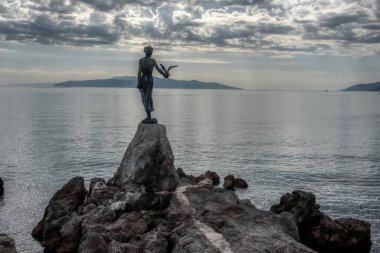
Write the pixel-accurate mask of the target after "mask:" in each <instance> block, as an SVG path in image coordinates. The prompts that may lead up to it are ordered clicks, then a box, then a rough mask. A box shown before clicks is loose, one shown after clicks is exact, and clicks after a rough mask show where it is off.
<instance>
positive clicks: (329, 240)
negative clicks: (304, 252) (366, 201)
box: [271, 191, 372, 253]
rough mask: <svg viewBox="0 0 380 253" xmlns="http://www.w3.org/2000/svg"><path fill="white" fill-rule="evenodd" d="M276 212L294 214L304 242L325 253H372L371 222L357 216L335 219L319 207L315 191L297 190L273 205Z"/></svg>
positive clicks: (272, 208)
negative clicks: (356, 217) (358, 218)
mask: <svg viewBox="0 0 380 253" xmlns="http://www.w3.org/2000/svg"><path fill="white" fill-rule="evenodd" d="M271 211H272V212H274V213H281V214H283V213H288V212H289V213H291V214H292V216H293V219H294V221H295V222H296V224H297V226H298V231H299V237H300V239H301V242H302V243H304V244H305V245H307V246H309V247H310V248H312V249H315V250H316V251H319V252H324V253H368V252H370V249H371V244H372V243H371V233H370V227H371V225H370V224H369V223H367V222H365V221H361V220H356V219H337V220H335V221H334V220H333V219H331V218H330V217H329V216H327V215H326V214H324V213H323V212H321V211H320V210H319V205H317V204H316V199H315V196H314V194H312V193H309V192H304V191H293V192H292V193H287V194H285V195H283V196H282V197H281V200H280V203H279V204H276V205H273V206H272V207H271Z"/></svg>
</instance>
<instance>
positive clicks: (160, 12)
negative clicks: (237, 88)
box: [0, 0, 380, 52]
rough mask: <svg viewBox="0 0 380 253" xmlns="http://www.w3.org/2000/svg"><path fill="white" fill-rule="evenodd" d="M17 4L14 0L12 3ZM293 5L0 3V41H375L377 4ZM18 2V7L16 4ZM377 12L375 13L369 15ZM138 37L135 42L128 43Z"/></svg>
mask: <svg viewBox="0 0 380 253" xmlns="http://www.w3.org/2000/svg"><path fill="white" fill-rule="evenodd" d="M15 1H17V0H15ZM336 1H338V2H339V1H341V5H342V7H339V8H338V7H336V6H338V5H335V8H334V9H333V10H330V9H328V6H327V5H328V4H329V3H327V2H324V3H322V2H314V3H313V4H314V8H310V5H308V4H307V3H306V2H305V3H299V4H297V8H292V6H291V5H290V4H289V3H288V2H287V3H285V2H279V1H271V0H173V1H163V0H129V1H126V0H68V1H61V0H34V1H28V2H24V1H21V2H19V6H16V7H12V6H5V4H1V3H0V16H1V17H2V18H1V19H0V34H2V35H3V36H0V38H2V39H5V40H10V41H19V42H23V43H39V44H69V45H76V46H94V45H103V44H110V45H112V44H118V43H121V41H122V42H123V43H130V44H133V43H141V41H144V40H149V41H155V43H158V44H159V45H163V46H169V47H170V45H181V46H202V47H203V46H204V47H206V46H217V47H225V48H234V49H252V50H262V51H271V50H272V51H278V52H302V51H304V52H318V51H320V50H326V49H329V48H331V47H332V45H333V44H335V45H340V46H342V47H344V46H347V45H350V44H357V43H363V44H375V43H380V41H379V34H378V33H379V32H378V31H379V30H380V22H379V18H378V17H379V15H378V14H379V4H378V3H377V6H373V4H372V6H371V5H370V4H361V3H357V2H355V1H352V2H350V4H351V5H350V7H352V6H353V8H352V10H350V12H347V9H344V8H343V7H346V8H348V7H347V6H348V5H347V3H346V2H344V0H336ZM18 7H19V8H18ZM376 15H377V16H376ZM136 41H139V42H136Z"/></svg>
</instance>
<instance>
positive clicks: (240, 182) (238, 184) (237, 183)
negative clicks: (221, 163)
mask: <svg viewBox="0 0 380 253" xmlns="http://www.w3.org/2000/svg"><path fill="white" fill-rule="evenodd" d="M234 185H235V187H236V188H243V189H246V188H248V184H247V182H246V181H245V180H244V179H242V178H238V177H236V178H235V180H234Z"/></svg>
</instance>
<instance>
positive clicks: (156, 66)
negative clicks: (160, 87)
mask: <svg viewBox="0 0 380 253" xmlns="http://www.w3.org/2000/svg"><path fill="white" fill-rule="evenodd" d="M154 67H155V68H156V69H157V71H158V72H159V73H160V74H161V75H163V76H164V77H165V78H168V77H169V75H168V74H167V73H166V72H164V71H163V70H162V69H161V68H160V67H159V66H158V65H157V62H156V61H154Z"/></svg>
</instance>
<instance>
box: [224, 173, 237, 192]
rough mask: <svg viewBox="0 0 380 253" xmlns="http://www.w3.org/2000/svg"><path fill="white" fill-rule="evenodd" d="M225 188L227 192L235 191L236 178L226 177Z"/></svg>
mask: <svg viewBox="0 0 380 253" xmlns="http://www.w3.org/2000/svg"><path fill="white" fill-rule="evenodd" d="M223 187H224V188H225V189H227V190H235V177H234V176H233V175H228V176H225V177H224V183H223Z"/></svg>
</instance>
